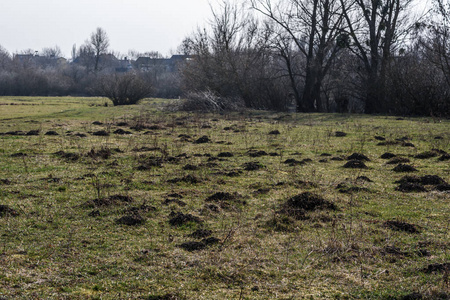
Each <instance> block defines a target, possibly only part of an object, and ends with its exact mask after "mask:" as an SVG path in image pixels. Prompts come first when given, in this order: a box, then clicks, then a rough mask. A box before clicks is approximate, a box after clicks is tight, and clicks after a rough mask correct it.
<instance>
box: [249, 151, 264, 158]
mask: <svg viewBox="0 0 450 300" xmlns="http://www.w3.org/2000/svg"><path fill="white" fill-rule="evenodd" d="M247 155H248V156H250V157H261V156H266V155H267V152H266V151H263V150H259V151H258V150H248V151H247Z"/></svg>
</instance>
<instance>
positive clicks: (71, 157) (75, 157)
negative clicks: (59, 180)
mask: <svg viewBox="0 0 450 300" xmlns="http://www.w3.org/2000/svg"><path fill="white" fill-rule="evenodd" d="M53 154H54V155H56V156H58V157H60V158H63V159H65V160H68V161H77V160H79V159H80V157H81V156H80V155H79V154H77V153H73V152H64V151H58V152H55V153H53Z"/></svg>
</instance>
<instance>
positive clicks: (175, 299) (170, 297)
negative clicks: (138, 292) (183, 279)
mask: <svg viewBox="0 0 450 300" xmlns="http://www.w3.org/2000/svg"><path fill="white" fill-rule="evenodd" d="M146 299H147V300H185V299H186V298H185V297H181V296H179V295H176V294H171V293H168V294H164V295H150V296H148V298H146Z"/></svg>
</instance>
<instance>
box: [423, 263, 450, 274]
mask: <svg viewBox="0 0 450 300" xmlns="http://www.w3.org/2000/svg"><path fill="white" fill-rule="evenodd" d="M422 271H423V272H425V273H428V274H430V273H440V272H444V271H446V272H449V271H450V263H442V264H430V265H428V266H427V267H426V268H423V269H422Z"/></svg>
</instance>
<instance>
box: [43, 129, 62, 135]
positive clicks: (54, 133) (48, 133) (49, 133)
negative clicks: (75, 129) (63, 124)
mask: <svg viewBox="0 0 450 300" xmlns="http://www.w3.org/2000/svg"><path fill="white" fill-rule="evenodd" d="M45 135H53V136H56V135H59V133H57V132H56V131H54V130H50V131H47V132H46V133H45Z"/></svg>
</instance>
